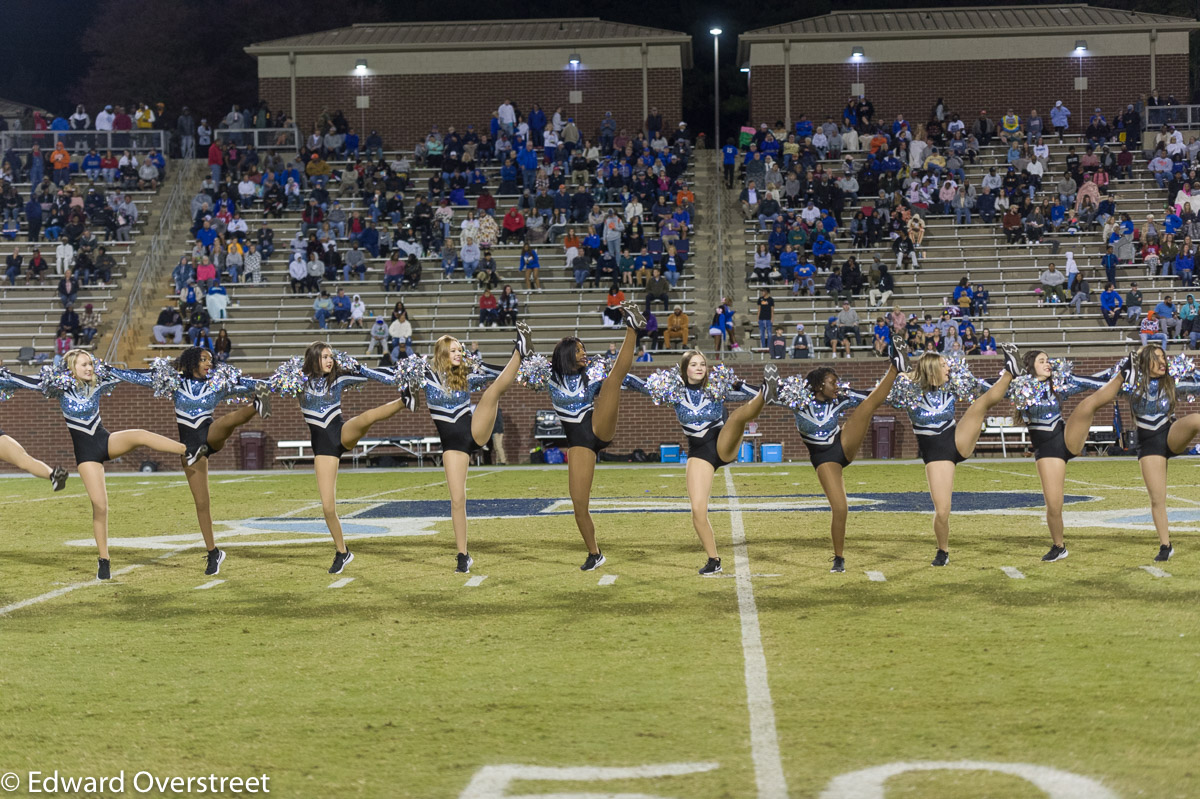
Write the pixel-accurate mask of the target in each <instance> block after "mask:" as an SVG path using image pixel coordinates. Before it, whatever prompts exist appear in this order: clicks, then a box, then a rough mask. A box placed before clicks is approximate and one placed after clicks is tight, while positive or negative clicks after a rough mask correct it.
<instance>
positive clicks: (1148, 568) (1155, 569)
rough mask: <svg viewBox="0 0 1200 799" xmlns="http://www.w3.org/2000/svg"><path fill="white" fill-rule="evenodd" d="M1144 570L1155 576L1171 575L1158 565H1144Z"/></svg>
mask: <svg viewBox="0 0 1200 799" xmlns="http://www.w3.org/2000/svg"><path fill="white" fill-rule="evenodd" d="M1142 570H1143V571H1145V572H1146V573H1147V574H1151V575H1153V576H1155V577H1170V576H1171V575H1170V574H1168V573H1167V572H1165V571H1163V570H1162V569H1160V568H1158V567H1157V566H1143V567H1142Z"/></svg>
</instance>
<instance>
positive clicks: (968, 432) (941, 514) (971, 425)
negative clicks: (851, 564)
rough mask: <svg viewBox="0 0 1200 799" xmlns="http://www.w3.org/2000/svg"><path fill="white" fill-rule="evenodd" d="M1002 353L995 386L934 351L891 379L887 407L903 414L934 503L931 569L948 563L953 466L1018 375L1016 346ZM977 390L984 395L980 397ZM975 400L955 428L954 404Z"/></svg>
mask: <svg viewBox="0 0 1200 799" xmlns="http://www.w3.org/2000/svg"><path fill="white" fill-rule="evenodd" d="M1001 350H1002V351H1003V353H1004V370H1003V371H1002V372H1001V373H1000V377H999V378H998V379H997V380H996V382H995V383H994V384H990V385H989V384H988V383H987V382H985V381H983V380H979V379H977V378H976V377H975V376H974V375H972V374H971V372H970V370H968V369H967V366H966V364H965V363H963V362H962V361H954V362H953V364H952V363H951V362H950V361H948V360H947V359H946V358H943V357H942V356H941V355H939V354H938V353H936V352H926V353H924V354H922V355H921V357H920V358H918V359H917V361H916V363H915V365H914V366H913V370H912V372H911V373H908V374H903V375H900V376H899V377H897V378H896V382H895V384H894V385H893V386H892V391H891V393H890V394H889V395H888V404H889V405H891V406H892V407H894V408H901V409H903V410H906V411H908V418H909V420H910V421H911V422H912V426H913V432H914V433H916V436H917V446H918V448H919V449H920V452H921V460H922V461H924V462H925V477H926V479H927V480H928V482H929V496H930V498H931V499H932V500H933V534H934V536H935V537H936V538H937V547H938V550H937V555H936V556H935V557H934V559H933V562H932V564H931V565H933V566H945V565H946V564H947V563H949V562H950V554H949V546H950V506H951V503H952V501H953V499H954V467H955V466H956V465H957V464H959V463H962V462H963V461H965V460H966V459H967V458H969V457H971V455H972V454H973V453H974V452H975V444H976V442H978V441H979V434H980V433H981V432H982V431H983V420H984V417H985V416H986V415H987V412H988V411H989V410H991V409H992V408H993V407H994V406H995V405H996V404H997V403H999V402H1000V401H1001V400H1003V399H1004V395H1005V393H1006V392H1007V391H1008V386H1009V384H1010V383H1011V382H1012V379H1013V377H1014V376H1015V375H1016V373H1017V369H1018V367H1017V356H1016V347H1014V346H1013V345H1011V344H1005V345H1001ZM981 389H986V391H984V393H982V394H981V395H980V390H981ZM976 395H979V396H978V398H977V399H975V400H974V402H972V403H971V405H970V407H969V408H967V412H966V413H965V414H964V415H963V419H962V423H961V424H955V421H954V405H955V399H956V398H958V399H971V398H972V397H975V396H976Z"/></svg>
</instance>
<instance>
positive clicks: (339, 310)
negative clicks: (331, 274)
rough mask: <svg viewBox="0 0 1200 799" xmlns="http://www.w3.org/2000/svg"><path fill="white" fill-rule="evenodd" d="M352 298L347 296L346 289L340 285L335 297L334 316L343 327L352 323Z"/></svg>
mask: <svg viewBox="0 0 1200 799" xmlns="http://www.w3.org/2000/svg"><path fill="white" fill-rule="evenodd" d="M350 305H351V304H350V298H349V297H347V296H346V290H345V289H344V288H342V287H341V286H338V290H337V294H335V295H334V297H333V318H334V319H335V320H336V321H337V322H338V324H340V325H341V326H342V327H348V326H349V325H350V316H351V307H350Z"/></svg>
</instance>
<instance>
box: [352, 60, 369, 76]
mask: <svg viewBox="0 0 1200 799" xmlns="http://www.w3.org/2000/svg"><path fill="white" fill-rule="evenodd" d="M354 71H355V72H357V73H358V74H359V75H363V74H365V73H366V71H367V59H365V58H360V59H358V60H357V61H355V62H354Z"/></svg>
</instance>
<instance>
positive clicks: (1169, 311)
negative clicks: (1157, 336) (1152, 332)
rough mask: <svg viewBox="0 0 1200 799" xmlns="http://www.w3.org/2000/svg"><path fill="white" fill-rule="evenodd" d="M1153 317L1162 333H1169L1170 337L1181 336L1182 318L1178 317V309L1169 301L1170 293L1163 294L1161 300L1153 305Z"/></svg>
mask: <svg viewBox="0 0 1200 799" xmlns="http://www.w3.org/2000/svg"><path fill="white" fill-rule="evenodd" d="M1154 317H1155V318H1156V319H1157V320H1158V323H1159V325H1160V326H1161V327H1162V331H1163V333H1169V334H1171V335H1170V337H1171V338H1183V319H1182V318H1180V315H1179V309H1178V308H1176V307H1175V303H1174V302H1172V301H1171V295H1170V294H1168V295H1166V296H1164V297H1163V298H1162V302H1160V303H1159V304H1158V305H1156V306H1154Z"/></svg>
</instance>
